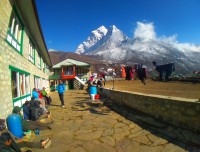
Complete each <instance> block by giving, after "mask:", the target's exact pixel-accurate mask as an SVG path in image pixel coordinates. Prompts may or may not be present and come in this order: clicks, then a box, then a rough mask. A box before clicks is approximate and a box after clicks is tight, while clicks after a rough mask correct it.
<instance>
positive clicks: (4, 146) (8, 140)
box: [0, 132, 51, 152]
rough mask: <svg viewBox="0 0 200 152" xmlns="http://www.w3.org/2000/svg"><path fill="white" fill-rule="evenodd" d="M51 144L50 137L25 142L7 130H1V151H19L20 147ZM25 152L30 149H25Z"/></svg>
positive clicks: (40, 146)
mask: <svg viewBox="0 0 200 152" xmlns="http://www.w3.org/2000/svg"><path fill="white" fill-rule="evenodd" d="M50 145H51V140H50V138H46V139H45V140H40V142H34V141H33V142H26V141H23V140H21V139H20V142H19V141H18V139H15V138H13V137H12V135H11V134H10V133H9V132H3V133H2V134H1V136H0V151H1V152H21V148H23V147H29V148H44V149H46V148H48V147H49V146H50ZM26 152H31V150H27V151H26Z"/></svg>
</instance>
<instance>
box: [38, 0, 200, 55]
mask: <svg viewBox="0 0 200 152" xmlns="http://www.w3.org/2000/svg"><path fill="white" fill-rule="evenodd" d="M36 4H37V10H38V14H39V18H40V24H41V27H42V31H43V35H44V37H45V41H46V45H47V48H48V49H54V50H59V51H66V52H74V51H75V50H76V49H77V47H78V45H79V44H80V43H82V42H83V41H84V40H86V39H87V37H88V36H89V34H90V33H91V31H92V30H95V29H97V28H98V27H100V26H102V25H104V26H105V27H109V26H110V25H115V26H116V27H117V28H119V29H120V30H121V31H123V33H124V34H126V35H127V36H128V37H129V38H133V37H134V31H135V30H136V28H137V26H138V25H137V22H141V23H144V24H149V23H151V25H153V29H154V31H155V33H156V36H157V37H163V36H165V37H171V36H173V35H176V41H178V42H180V43H192V44H195V45H200V0H36Z"/></svg>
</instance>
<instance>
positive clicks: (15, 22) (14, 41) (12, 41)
mask: <svg viewBox="0 0 200 152" xmlns="http://www.w3.org/2000/svg"><path fill="white" fill-rule="evenodd" d="M19 29H20V30H19ZM16 31H17V32H16ZM19 32H20V36H19V35H18V34H19ZM23 37H24V24H23V22H22V19H21V18H20V16H19V13H18V12H17V9H16V7H15V6H13V9H12V12H11V15H10V21H9V25H8V30H7V35H6V39H5V40H6V42H7V43H8V44H9V45H10V46H11V47H12V48H14V49H15V50H16V51H17V52H18V53H19V54H21V55H22V52H23V48H22V47H23Z"/></svg>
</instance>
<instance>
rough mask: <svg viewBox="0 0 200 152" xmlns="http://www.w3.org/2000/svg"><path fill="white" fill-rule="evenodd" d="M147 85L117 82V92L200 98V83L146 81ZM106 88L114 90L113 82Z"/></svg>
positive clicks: (135, 81)
mask: <svg viewBox="0 0 200 152" xmlns="http://www.w3.org/2000/svg"><path fill="white" fill-rule="evenodd" d="M146 84H147V85H143V84H142V83H141V81H139V80H134V81H127V80H126V81H125V80H123V81H115V82H114V89H115V90H125V91H133V92H140V93H146V94H157V95H165V96H175V97H183V98H190V99H199V98H200V83H196V84H193V83H190V82H179V81H171V82H158V81H152V80H146ZM105 87H106V88H113V82H112V81H110V82H106V86H105Z"/></svg>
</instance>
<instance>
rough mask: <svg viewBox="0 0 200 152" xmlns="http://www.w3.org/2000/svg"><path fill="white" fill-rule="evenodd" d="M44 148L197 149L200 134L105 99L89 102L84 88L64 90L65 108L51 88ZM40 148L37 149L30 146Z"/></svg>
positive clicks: (62, 151) (72, 151)
mask: <svg viewBox="0 0 200 152" xmlns="http://www.w3.org/2000/svg"><path fill="white" fill-rule="evenodd" d="M50 95H51V97H52V100H53V102H52V105H51V106H49V110H50V111H51V112H52V115H53V118H54V123H53V124H52V130H45V131H41V134H40V135H39V137H38V139H39V138H40V139H41V138H45V137H50V138H51V140H52V145H51V147H49V148H48V149H44V150H42V151H47V152H186V151H189V152H200V134H198V133H195V132H192V131H190V130H186V129H182V128H180V127H175V126H173V125H169V124H168V123H164V122H161V121H158V120H156V119H154V118H152V117H151V116H148V115H145V114H143V113H141V112H138V111H135V110H133V109H129V108H127V107H124V106H123V105H116V104H114V103H112V102H111V101H109V100H108V99H100V100H98V101H95V102H92V101H91V100H90V98H89V95H88V94H87V93H86V92H85V91H84V90H80V91H73V90H72V91H66V93H65V108H62V107H61V106H60V101H59V97H58V94H57V93H56V92H53V93H51V94H50ZM32 151H33V152H40V151H41V149H32Z"/></svg>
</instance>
